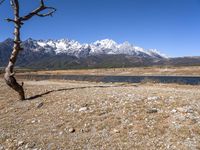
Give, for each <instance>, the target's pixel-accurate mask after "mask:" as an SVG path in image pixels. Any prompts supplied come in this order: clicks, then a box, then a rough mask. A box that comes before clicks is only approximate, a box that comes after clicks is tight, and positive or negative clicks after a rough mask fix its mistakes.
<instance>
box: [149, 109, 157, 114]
mask: <svg viewBox="0 0 200 150" xmlns="http://www.w3.org/2000/svg"><path fill="white" fill-rule="evenodd" d="M157 112H158V110H157V109H156V108H151V109H149V110H147V113H150V114H151V113H157Z"/></svg>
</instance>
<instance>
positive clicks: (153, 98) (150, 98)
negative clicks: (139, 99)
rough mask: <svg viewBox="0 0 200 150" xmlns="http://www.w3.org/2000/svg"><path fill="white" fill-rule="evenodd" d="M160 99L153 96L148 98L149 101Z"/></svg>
mask: <svg viewBox="0 0 200 150" xmlns="http://www.w3.org/2000/svg"><path fill="white" fill-rule="evenodd" d="M157 99H158V97H157V96H153V97H148V98H147V100H157Z"/></svg>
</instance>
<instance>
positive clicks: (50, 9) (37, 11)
mask: <svg viewBox="0 0 200 150" xmlns="http://www.w3.org/2000/svg"><path fill="white" fill-rule="evenodd" d="M44 10H47V11H48V12H47V13H42V11H44ZM55 11H56V9H55V8H54V7H47V6H45V4H44V0H40V6H39V7H38V8H36V9H35V10H33V11H32V12H30V13H29V14H27V15H25V16H23V17H20V18H19V19H20V21H21V22H23V21H27V20H29V19H31V18H32V17H33V16H39V17H46V16H52V15H53V13H54V12H55Z"/></svg>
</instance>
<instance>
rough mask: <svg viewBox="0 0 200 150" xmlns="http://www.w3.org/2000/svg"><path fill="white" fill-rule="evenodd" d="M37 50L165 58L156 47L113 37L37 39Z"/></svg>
mask: <svg viewBox="0 0 200 150" xmlns="http://www.w3.org/2000/svg"><path fill="white" fill-rule="evenodd" d="M34 43H35V47H36V48H35V51H37V50H40V49H44V50H45V52H51V51H53V52H55V54H67V55H72V56H76V57H85V56H88V55H99V54H108V55H109V54H126V55H133V56H140V57H154V58H163V57H166V56H165V55H163V54H161V53H160V52H158V51H157V50H155V49H150V50H145V49H143V48H141V47H138V46H134V45H132V44H130V43H129V42H127V41H126V42H124V43H121V44H118V43H117V42H115V41H113V40H111V39H104V40H98V41H96V42H94V43H91V44H80V43H79V42H77V41H75V40H68V39H60V40H38V41H37V40H35V41H34Z"/></svg>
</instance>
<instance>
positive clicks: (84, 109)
mask: <svg viewBox="0 0 200 150" xmlns="http://www.w3.org/2000/svg"><path fill="white" fill-rule="evenodd" d="M86 110H88V107H82V108H80V109H79V111H86Z"/></svg>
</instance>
